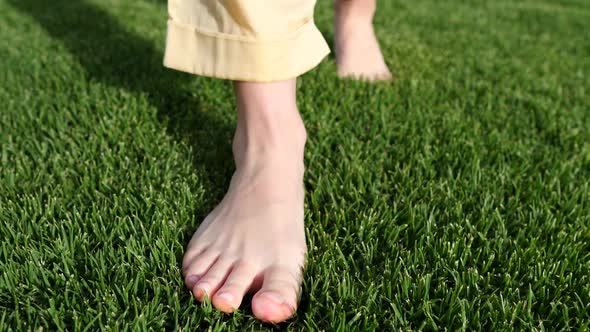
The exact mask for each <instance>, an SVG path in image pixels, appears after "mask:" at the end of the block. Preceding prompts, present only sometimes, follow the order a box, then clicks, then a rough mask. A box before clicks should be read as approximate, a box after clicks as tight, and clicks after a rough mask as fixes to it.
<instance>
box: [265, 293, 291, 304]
mask: <svg viewBox="0 0 590 332" xmlns="http://www.w3.org/2000/svg"><path fill="white" fill-rule="evenodd" d="M260 296H264V297H266V298H267V299H270V300H271V301H273V302H274V303H276V304H279V305H281V304H283V303H285V299H284V298H283V297H282V296H280V295H279V294H277V293H275V292H265V293H262V294H260Z"/></svg>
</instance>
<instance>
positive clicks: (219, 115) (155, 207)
mask: <svg viewBox="0 0 590 332" xmlns="http://www.w3.org/2000/svg"><path fill="white" fill-rule="evenodd" d="M380 5H381V6H380V9H379V12H378V14H377V17H376V26H377V33H378V36H379V39H380V41H381V43H382V46H383V50H384V53H385V55H386V58H387V61H388V64H389V65H390V66H391V68H392V69H393V71H394V73H395V75H396V77H397V80H396V81H395V82H394V83H382V84H366V83H362V82H354V81H349V80H345V81H342V80H338V79H337V77H336V76H335V64H334V59H333V57H331V58H327V59H326V60H325V61H324V62H323V63H322V64H321V65H320V66H319V67H318V68H317V69H315V70H314V71H312V72H310V73H308V74H306V75H304V76H303V77H302V79H300V82H299V85H300V88H299V96H298V98H299V106H300V110H301V113H302V115H303V117H304V119H305V122H306V125H307V128H308V133H309V143H308V145H307V151H306V164H307V169H308V170H307V173H306V187H307V190H308V195H307V199H306V206H307V210H306V220H305V221H306V225H307V232H308V243H309V247H310V253H309V258H308V260H309V263H308V266H307V269H306V270H305V281H304V285H303V295H302V299H301V307H300V309H299V311H298V314H297V316H296V317H295V318H294V319H292V320H290V321H289V322H287V323H284V324H281V325H279V326H275V328H283V329H289V330H340V331H354V330H358V331H371V330H380V331H385V330H398V329H402V330H419V329H425V330H437V329H441V330H457V329H467V330H471V329H475V330H488V331H496V330H513V329H516V330H543V329H548V330H559V329H565V330H570V329H573V330H585V329H588V328H590V326H589V325H590V34H589V22H590V4H589V3H588V2H587V1H584V0H578V1H573V0H571V1H566V0H562V1H550V0H545V1H541V0H538V1H518V2H516V1H512V0H498V1H468V2H466V1H459V0H454V1H435V0H424V1H419V2H414V1H409V0H403V1H402V0H395V1H389V0H382V1H381V2H380ZM331 20H332V13H331V11H330V1H324V0H320V3H319V4H318V6H317V13H316V21H317V23H318V26H319V27H320V29H321V30H322V31H323V32H324V34H325V36H326V37H327V38H328V39H330V38H331V37H332V35H333V31H332V26H331ZM165 21H166V7H165V3H164V1H156V0H152V1H148V0H143V1H142V0H133V1H131V0H129V1H127V0H125V1H123V0H109V1H106V0H104V1H82V0H54V1H44V0H0V25H1V28H0V39H1V40H2V42H1V43H0V101H1V103H0V330H1V331H6V330H11V329H13V330H16V331H24V330H38V329H39V330H41V329H43V330H62V329H67V330H88V331H94V330H97V329H110V330H120V329H137V330H144V329H154V330H162V329H168V330H172V329H182V330H187V331H188V330H200V329H203V330H204V329H211V330H223V331H227V330H229V331H231V330H258V329H263V328H269V327H270V328H272V327H273V326H271V325H265V324H262V323H260V322H258V321H257V320H255V319H254V318H253V316H252V313H251V311H250V310H249V308H248V307H247V306H246V307H243V308H242V309H241V310H240V311H239V312H237V313H236V314H234V315H224V314H221V313H218V312H216V311H215V310H213V309H212V308H211V306H210V305H200V304H198V303H196V301H194V300H193V299H192V298H191V296H190V293H189V292H188V291H187V290H185V288H184V286H183V281H182V279H181V275H180V270H179V264H180V262H181V258H182V254H183V248H184V246H185V245H186V243H187V241H188V239H189V237H190V235H191V234H192V231H193V230H194V229H195V228H196V227H197V225H198V224H199V222H200V221H201V220H202V218H203V217H204V216H205V215H206V214H207V212H208V211H209V210H210V209H211V208H212V207H213V206H214V205H215V204H216V203H217V202H218V201H219V200H220V198H221V197H222V196H223V193H224V191H225V188H226V186H227V184H228V180H229V176H230V175H231V174H232V171H233V169H232V168H233V164H232V158H231V149H230V140H231V137H232V131H233V127H234V124H235V114H234V105H233V103H234V101H233V97H232V93H231V92H232V91H231V88H230V87H231V85H230V83H228V82H224V81H220V80H213V79H208V78H201V77H193V76H190V75H187V74H183V73H179V72H174V71H171V70H167V69H165V68H163V67H162V54H163V46H164V35H165Z"/></svg>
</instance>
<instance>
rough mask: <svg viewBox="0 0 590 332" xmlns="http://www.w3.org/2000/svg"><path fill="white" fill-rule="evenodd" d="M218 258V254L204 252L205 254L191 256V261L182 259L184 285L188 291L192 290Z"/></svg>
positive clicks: (208, 251)
mask: <svg viewBox="0 0 590 332" xmlns="http://www.w3.org/2000/svg"><path fill="white" fill-rule="evenodd" d="M218 257H219V252H217V251H213V250H206V251H205V252H203V253H201V254H199V255H195V256H193V257H192V258H191V259H183V263H182V265H183V267H182V270H183V272H182V273H183V274H184V283H185V284H186V287H188V288H189V289H193V287H194V286H195V284H196V283H197V282H198V281H199V280H200V279H201V277H203V275H204V274H205V273H206V272H207V271H208V270H209V268H210V267H211V266H212V265H213V263H215V261H216V260H217V258H218Z"/></svg>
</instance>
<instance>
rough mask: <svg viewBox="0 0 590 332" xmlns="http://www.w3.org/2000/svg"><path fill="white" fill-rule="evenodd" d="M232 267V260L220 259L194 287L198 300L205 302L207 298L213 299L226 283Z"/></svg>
mask: <svg viewBox="0 0 590 332" xmlns="http://www.w3.org/2000/svg"><path fill="white" fill-rule="evenodd" d="M231 266H232V261H231V260H228V259H225V258H223V257H220V258H219V259H218V260H217V261H216V262H215V263H214V264H213V266H211V268H210V269H209V270H208V271H207V273H205V275H203V277H202V278H200V279H199V281H198V282H197V283H196V284H195V286H194V287H193V294H194V295H195V297H196V298H197V300H199V301H203V299H204V298H205V296H207V297H209V298H211V297H212V296H213V294H215V292H216V291H217V289H219V287H221V285H222V284H223V282H224V281H225V278H226V277H227V274H228V272H229V270H230V269H231Z"/></svg>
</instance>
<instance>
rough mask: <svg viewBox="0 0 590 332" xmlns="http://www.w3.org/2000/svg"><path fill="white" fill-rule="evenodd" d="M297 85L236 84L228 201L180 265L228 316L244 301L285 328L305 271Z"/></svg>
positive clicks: (199, 293)
mask: <svg viewBox="0 0 590 332" xmlns="http://www.w3.org/2000/svg"><path fill="white" fill-rule="evenodd" d="M294 91H295V80H290V81H285V82H278V83H244V82H242V83H236V95H237V99H238V125H237V129H236V134H235V137H234V142H233V151H234V159H235V162H236V171H235V173H234V175H233V177H232V179H231V183H230V186H229V190H228V191H227V194H226V195H225V197H224V198H223V200H222V201H221V203H219V205H217V207H215V209H214V210H213V211H212V212H211V213H210V214H209V215H208V216H207V217H206V218H205V220H204V221H203V223H202V224H201V226H200V227H199V228H198V229H197V231H196V232H195V234H194V235H193V237H192V239H191V241H190V243H189V245H188V248H187V250H186V253H185V256H184V259H183V273H184V276H185V283H186V285H187V287H189V288H190V289H191V290H192V291H193V294H194V296H195V297H196V298H197V299H198V300H199V301H202V300H203V299H204V297H205V296H207V297H209V298H210V299H211V300H212V303H213V305H214V306H215V307H216V308H217V309H219V310H221V311H223V312H227V313H229V312H232V311H233V310H235V309H236V308H238V307H239V306H240V304H241V302H242V299H243V297H244V295H245V294H246V293H248V292H256V294H255V295H254V297H253V299H252V310H253V312H254V315H255V316H256V317H258V318H259V319H261V320H264V321H268V322H281V321H284V320H286V319H288V318H289V317H291V316H292V315H293V314H294V313H295V310H296V308H297V299H298V293H299V287H300V284H301V269H302V267H303V265H304V260H305V253H306V250H307V247H306V243H305V231H304V225H303V200H304V189H303V172H304V165H303V149H304V145H305V139H306V136H305V128H304V127H303V123H302V121H301V118H300V116H299V113H298V112H297V107H296V105H295V98H294V97H295V92H294Z"/></svg>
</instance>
